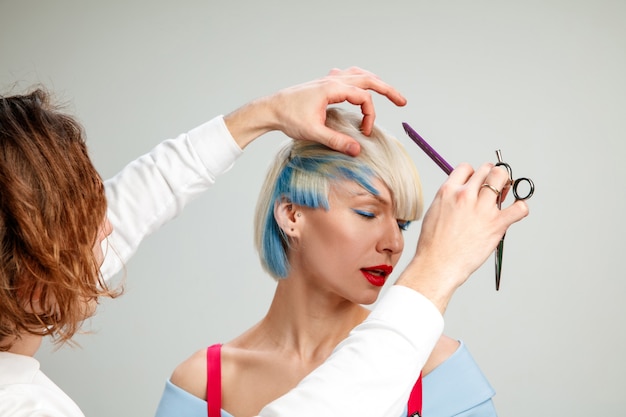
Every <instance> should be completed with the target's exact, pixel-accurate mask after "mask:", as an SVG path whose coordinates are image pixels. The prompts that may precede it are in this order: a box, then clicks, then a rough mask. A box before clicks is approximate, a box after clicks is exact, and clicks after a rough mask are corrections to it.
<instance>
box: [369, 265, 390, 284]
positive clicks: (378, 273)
mask: <svg viewBox="0 0 626 417" xmlns="http://www.w3.org/2000/svg"><path fill="white" fill-rule="evenodd" d="M392 271H393V267H392V266H391V265H376V266H370V267H367V268H361V273H362V274H363V276H364V277H365V279H367V281H368V282H369V283H370V284H372V285H374V286H376V287H382V286H383V285H385V281H386V280H387V277H388V276H389V275H391V272H392Z"/></svg>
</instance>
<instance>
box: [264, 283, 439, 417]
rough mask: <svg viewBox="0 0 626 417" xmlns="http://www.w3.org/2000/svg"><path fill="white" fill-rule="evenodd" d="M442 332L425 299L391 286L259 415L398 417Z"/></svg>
mask: <svg viewBox="0 0 626 417" xmlns="http://www.w3.org/2000/svg"><path fill="white" fill-rule="evenodd" d="M442 332H443V317H442V316H441V314H440V312H439V310H438V309H437V308H436V307H435V306H434V304H432V303H431V302H430V301H429V300H428V299H427V298H426V297H424V296H422V295H421V294H420V293H418V292H416V291H413V290H411V289H409V288H407V287H403V286H399V285H394V286H393V287H392V288H390V289H389V291H387V294H385V295H384V296H383V298H382V299H381V301H380V302H379V303H378V305H377V306H376V308H375V309H374V310H373V311H372V313H371V314H370V315H369V317H368V318H367V319H366V320H365V321H364V322H363V323H362V324H361V325H359V326H357V327H356V328H355V329H354V330H353V331H352V332H351V333H350V336H349V337H348V338H347V339H345V340H344V341H343V342H342V343H340V344H339V345H338V346H337V347H336V348H335V350H334V352H333V353H332V355H331V356H330V357H329V358H328V359H327V360H326V362H324V363H323V364H322V365H321V366H320V367H318V368H317V369H316V370H315V371H314V372H313V373H312V374H310V375H308V376H307V377H306V378H304V379H303V380H302V381H301V382H300V384H298V386H296V387H295V388H294V389H293V390H291V391H289V392H288V393H287V394H285V395H284V396H282V397H280V398H279V399H277V400H275V401H274V402H272V403H270V404H269V405H267V406H266V407H265V408H263V409H262V410H261V412H260V416H261V417H320V416H333V417H334V416H341V417H364V416H371V417H398V416H400V415H402V412H403V411H404V409H405V407H406V404H407V400H408V398H409V394H410V392H411V388H412V387H413V385H414V384H415V381H416V380H417V378H418V376H419V373H420V371H421V369H422V367H423V366H424V364H425V363H426V360H427V359H428V356H430V352H431V351H432V349H433V348H434V347H435V344H436V343H437V340H439V337H440V336H441V333H442Z"/></svg>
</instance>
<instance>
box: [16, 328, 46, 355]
mask: <svg viewBox="0 0 626 417" xmlns="http://www.w3.org/2000/svg"><path fill="white" fill-rule="evenodd" d="M42 340H43V336H37V335H34V334H30V333H25V334H22V335H20V337H19V338H16V339H15V341H14V342H13V345H12V346H11V348H10V349H9V350H8V352H10V353H15V354H17V355H24V356H35V353H37V351H38V350H39V347H40V346H41V341H42Z"/></svg>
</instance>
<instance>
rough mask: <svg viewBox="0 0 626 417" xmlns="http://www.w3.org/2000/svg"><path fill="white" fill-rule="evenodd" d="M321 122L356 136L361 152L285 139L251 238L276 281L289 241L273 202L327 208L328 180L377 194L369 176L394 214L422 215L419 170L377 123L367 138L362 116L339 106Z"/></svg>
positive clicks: (263, 191)
mask: <svg viewBox="0 0 626 417" xmlns="http://www.w3.org/2000/svg"><path fill="white" fill-rule="evenodd" d="M326 125H327V126H328V127H330V128H332V129H334V130H337V131H339V132H341V133H345V134H347V135H349V136H351V137H353V138H354V139H356V140H357V141H358V142H359V144H360V145H361V152H360V154H359V155H358V156H356V157H352V156H347V155H345V154H342V153H340V152H337V151H334V150H332V149H330V148H328V147H326V146H324V145H321V144H319V143H317V142H312V141H302V140H298V141H294V140H290V141H289V142H287V144H286V145H285V146H284V147H283V148H282V149H281V150H280V151H279V152H278V154H277V155H276V157H275V159H274V161H273V163H272V165H271V166H270V168H269V171H268V174H267V176H266V179H265V182H264V184H263V186H262V188H261V192H260V195H259V199H258V201H257V206H256V211H255V220H254V231H255V233H254V241H255V246H256V249H257V251H258V253H259V257H260V259H261V263H262V265H263V268H264V269H265V270H266V271H267V272H268V273H269V274H270V275H272V276H273V277H274V278H277V279H278V278H284V277H285V276H286V275H287V274H288V272H289V264H288V261H287V250H288V246H289V245H288V241H287V238H286V237H285V236H284V234H283V233H282V230H281V229H280V227H279V226H278V224H277V223H276V220H275V219H274V206H275V204H276V203H277V202H280V201H284V200H286V201H289V202H292V203H294V204H298V205H303V206H307V207H312V208H323V209H326V210H327V209H328V208H329V207H328V194H329V190H330V185H331V184H332V183H333V181H338V180H345V179H348V180H353V181H355V182H357V183H358V184H360V185H361V186H362V187H363V188H365V189H366V190H368V191H369V192H371V193H372V194H378V191H377V190H376V189H375V188H374V187H373V186H372V179H374V178H378V179H379V180H380V181H382V182H383V183H384V184H385V186H387V188H389V191H390V192H391V196H392V200H393V204H394V210H395V216H396V218H398V219H402V220H407V221H412V220H417V219H419V218H420V217H421V216H422V210H423V202H422V189H421V184H420V179H419V174H418V172H417V169H416V167H415V165H414V164H413V162H412V161H411V159H410V157H409V155H408V154H407V153H406V150H405V149H404V147H403V146H402V144H401V143H400V142H399V141H398V140H397V139H395V138H394V137H392V136H390V135H388V134H386V133H385V132H383V131H382V130H381V129H380V128H379V127H376V126H375V127H374V129H373V131H372V133H371V135H370V136H365V135H363V134H362V133H361V131H360V125H361V115H359V114H356V113H349V112H346V111H344V110H340V109H338V108H330V109H328V110H327V113H326Z"/></svg>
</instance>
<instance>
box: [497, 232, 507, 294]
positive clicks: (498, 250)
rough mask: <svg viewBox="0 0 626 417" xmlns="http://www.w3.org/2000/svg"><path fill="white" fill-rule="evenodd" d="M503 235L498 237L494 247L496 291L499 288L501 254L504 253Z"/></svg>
mask: <svg viewBox="0 0 626 417" xmlns="http://www.w3.org/2000/svg"><path fill="white" fill-rule="evenodd" d="M505 236H506V233H505V234H504V236H502V239H500V242H499V243H498V247H497V248H496V253H495V259H496V291H498V290H499V289H500V276H501V275H502V254H503V253H504V237H505Z"/></svg>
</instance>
